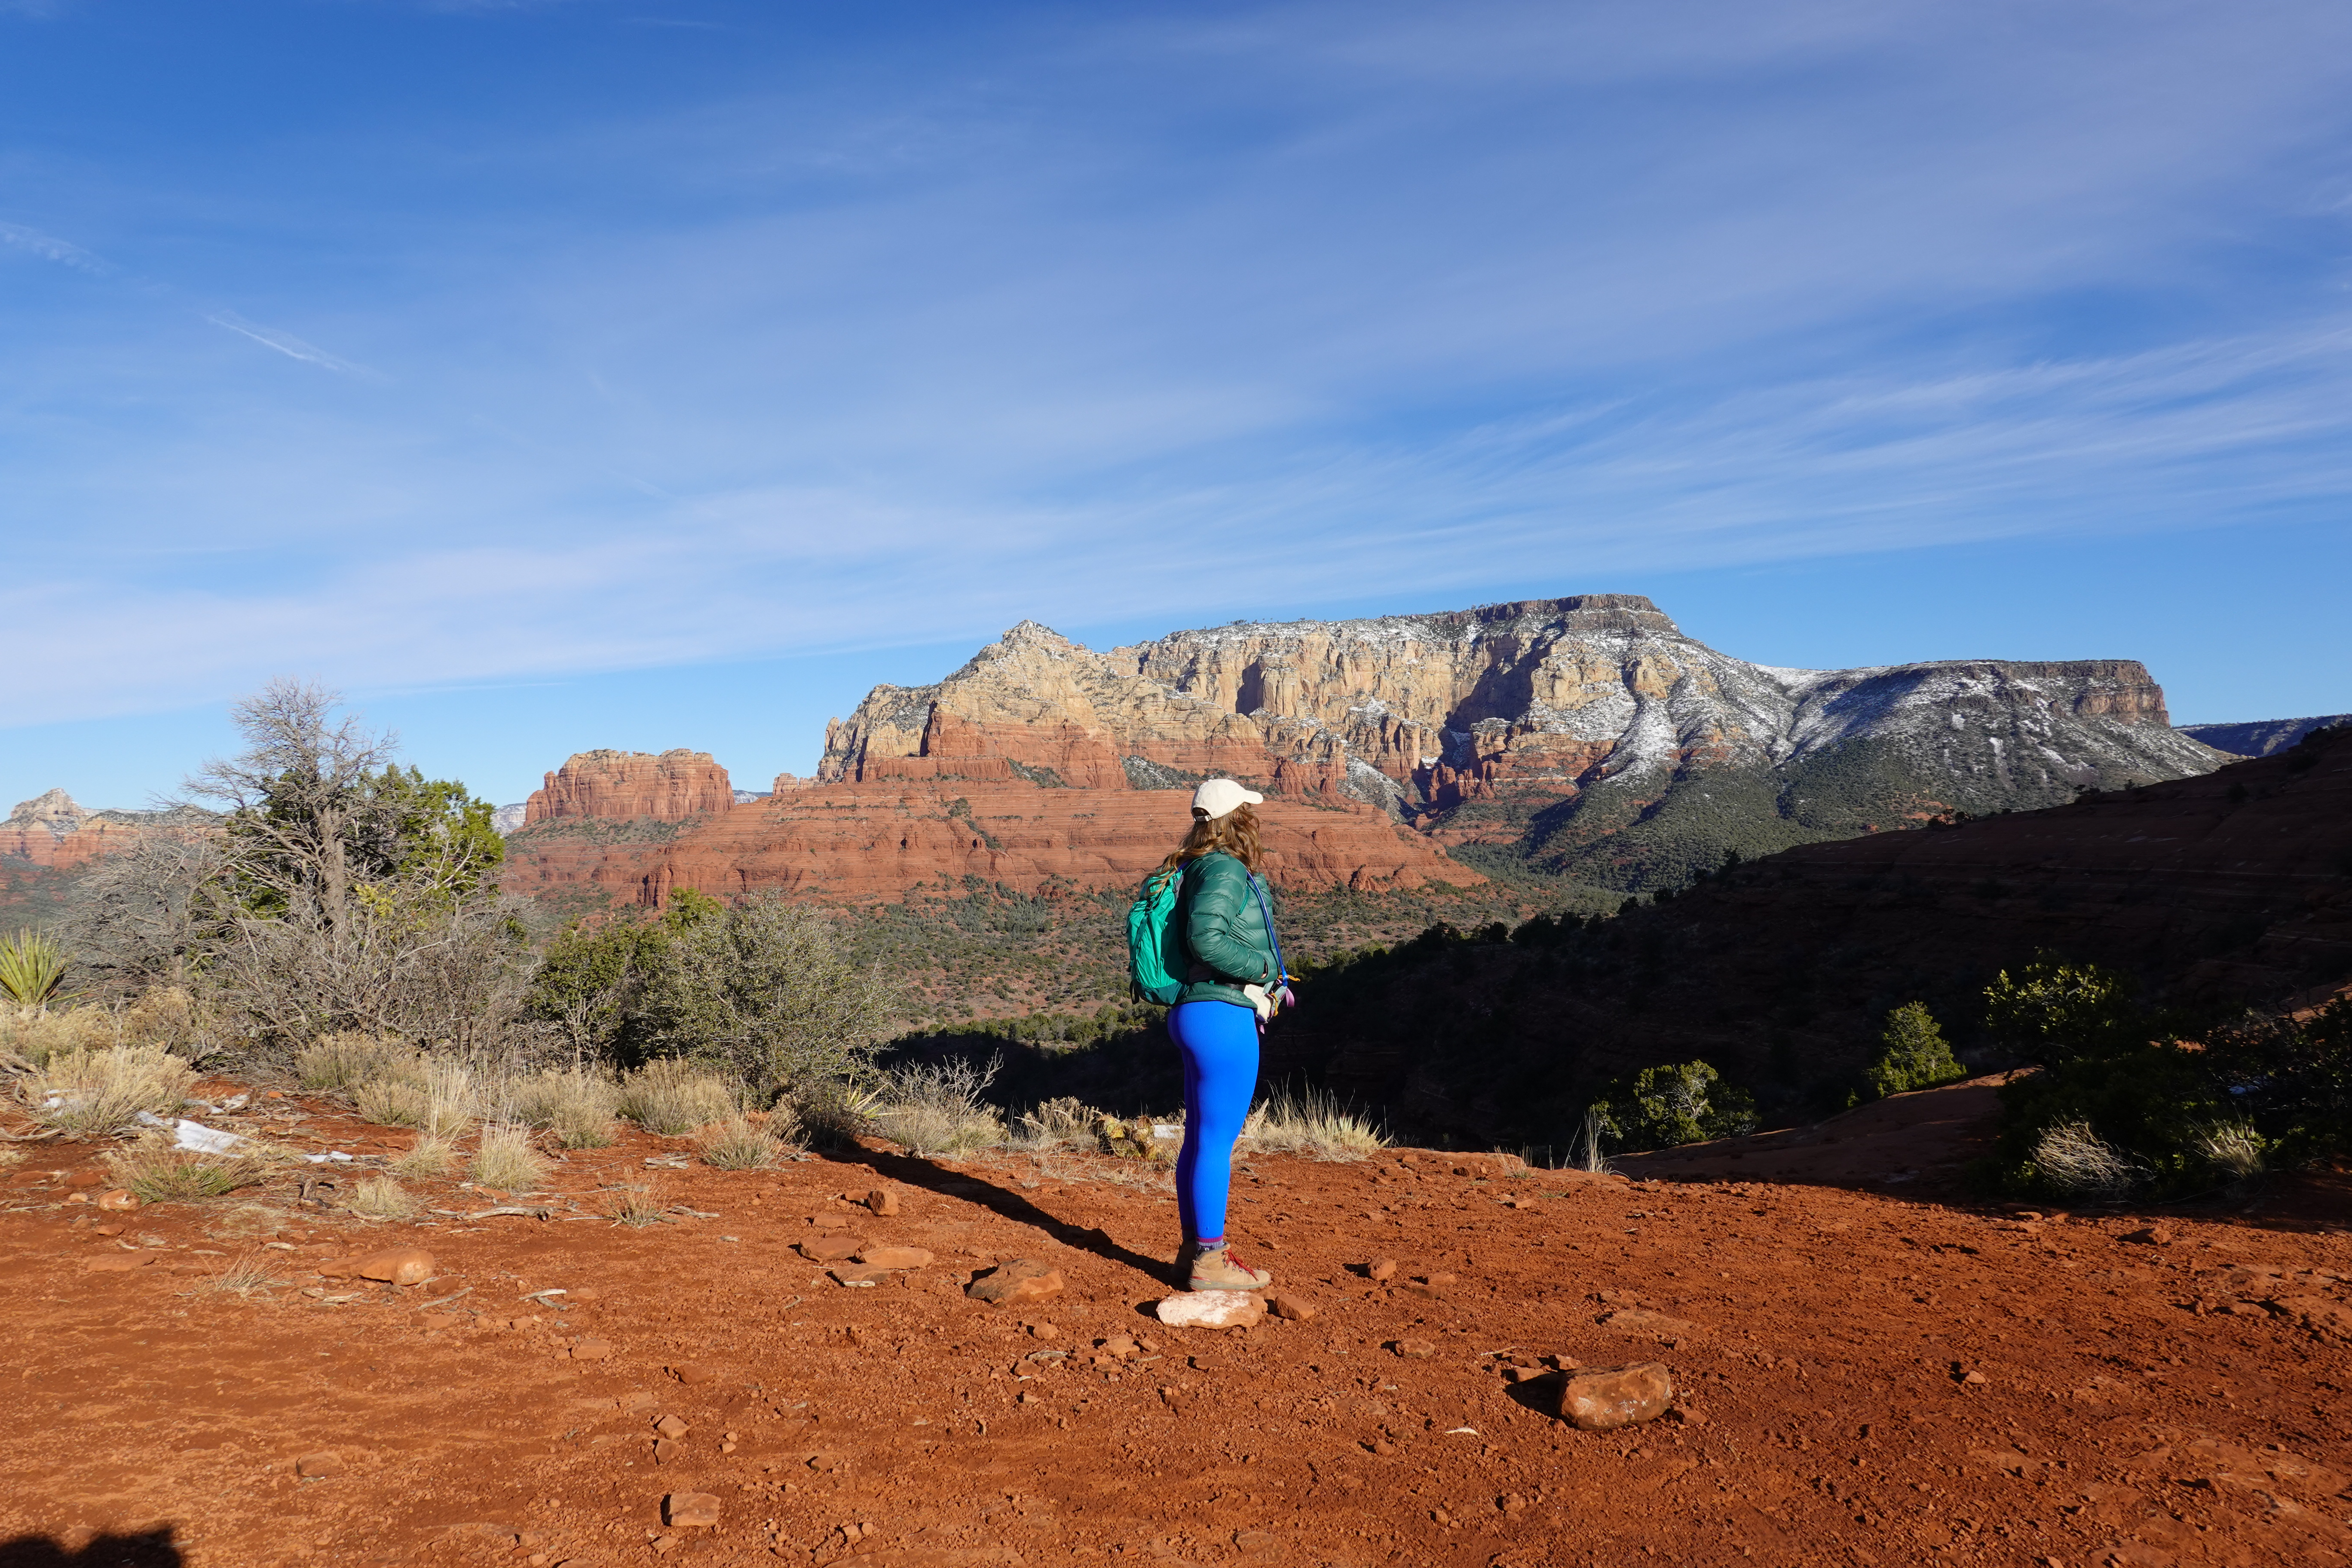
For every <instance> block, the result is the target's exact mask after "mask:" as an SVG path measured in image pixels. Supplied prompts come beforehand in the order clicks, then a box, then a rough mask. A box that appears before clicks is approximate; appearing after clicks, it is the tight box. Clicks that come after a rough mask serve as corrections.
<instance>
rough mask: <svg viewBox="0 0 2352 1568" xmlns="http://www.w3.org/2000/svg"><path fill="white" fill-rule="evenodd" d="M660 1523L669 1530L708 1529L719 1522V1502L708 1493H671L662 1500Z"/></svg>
mask: <svg viewBox="0 0 2352 1568" xmlns="http://www.w3.org/2000/svg"><path fill="white" fill-rule="evenodd" d="M662 1522H663V1523H664V1524H667V1525H668V1526H669V1527H670V1528H671V1529H673V1530H677V1529H683V1528H689V1527H692V1528H700V1529H708V1528H709V1527H710V1526H712V1525H715V1524H717V1523H718V1522H719V1500H718V1499H717V1498H716V1497H714V1496H712V1495H711V1494H710V1493H709V1492H672V1493H670V1494H669V1496H667V1497H666V1498H664V1499H662Z"/></svg>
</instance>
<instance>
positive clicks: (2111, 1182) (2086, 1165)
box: [2033, 1121, 2140, 1198]
mask: <svg viewBox="0 0 2352 1568" xmlns="http://www.w3.org/2000/svg"><path fill="white" fill-rule="evenodd" d="M2033 1165H2034V1169H2036V1170H2038V1171H2039V1172H2041V1173H2042V1179H2043V1180H2044V1181H2047V1182H2048V1183H2049V1184H2051V1185H2052V1186H2053V1187H2054V1188H2056V1189H2057V1190H2058V1191H2059V1192H2062V1193H2064V1194H2067V1195H2068V1196H2070V1197H2088V1198H2109V1197H2121V1196H2122V1195H2123V1194H2126V1193H2127V1192H2129V1191H2131V1189H2132V1188H2133V1187H2135V1186H2137V1184H2139V1176H2140V1173H2139V1171H2138V1170H2137V1167H2135V1166H2134V1165H2133V1164H2132V1163H2131V1162H2130V1161H2129V1160H2127V1159H2126V1158H2125V1157H2124V1156H2123V1154H2122V1153H2121V1152H2118V1151H2117V1150H2116V1147H2115V1146H2114V1145H2113V1144H2111V1143H2109V1142H2107V1141H2106V1140H2105V1139H2104V1138H2102V1137H2100V1136H2099V1135H2098V1134H2097V1133H2096V1132H2094V1131H2091V1124H2090V1123H2089V1122H2087V1121H2062V1122H2059V1123H2058V1124H2057V1125H2056V1126H2054V1127H2049V1128H2045V1129H2043V1130H2042V1136H2041V1137H2040V1138H2038V1139H2036V1140H2035V1141H2034V1144H2033Z"/></svg>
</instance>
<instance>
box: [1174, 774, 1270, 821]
mask: <svg viewBox="0 0 2352 1568" xmlns="http://www.w3.org/2000/svg"><path fill="white" fill-rule="evenodd" d="M1264 804H1265V796H1264V795H1260V794H1258V793H1257V791H1255V790H1254V789H1244V788H1242V786H1241V785H1239V784H1235V783H1234V781H1233V780H1231V779H1211V780H1209V781H1208V782H1207V783H1206V784H1202V786H1201V787H1200V788H1199V789H1196V790H1194V791H1193V792H1192V809H1193V810H1194V811H1205V812H1207V813H1208V814H1209V816H1211V817H1212V818H1215V817H1220V816H1224V815H1225V814H1226V813H1227V812H1229V811H1231V810H1233V809H1234V807H1235V806H1238V805H1264Z"/></svg>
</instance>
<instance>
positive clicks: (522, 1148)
mask: <svg viewBox="0 0 2352 1568" xmlns="http://www.w3.org/2000/svg"><path fill="white" fill-rule="evenodd" d="M547 1168H548V1167H547V1162H546V1160H544V1159H542V1158H541V1155H540V1152H539V1151H538V1150H537V1149H534V1148H532V1147H531V1143H530V1128H528V1127H513V1126H507V1125H502V1124H493V1125H491V1126H488V1127H485V1128H483V1129H482V1137H481V1142H479V1143H478V1144H476V1145H475V1148H474V1162H473V1164H472V1166H471V1167H470V1168H469V1169H468V1170H467V1175H469V1176H471V1177H473V1179H474V1184H475V1185H476V1186H478V1187H489V1188H492V1189H494V1190H496V1191H498V1192H501V1193H527V1192H530V1190H531V1189H532V1188H534V1187H536V1186H538V1185H539V1184H541V1182H543V1181H545V1180H547Z"/></svg>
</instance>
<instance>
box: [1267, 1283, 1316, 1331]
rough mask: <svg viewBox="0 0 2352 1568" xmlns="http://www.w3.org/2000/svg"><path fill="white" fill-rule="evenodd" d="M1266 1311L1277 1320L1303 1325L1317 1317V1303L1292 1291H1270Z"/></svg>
mask: <svg viewBox="0 0 2352 1568" xmlns="http://www.w3.org/2000/svg"><path fill="white" fill-rule="evenodd" d="M1265 1310H1267V1311H1269V1312H1272V1313H1273V1314H1274V1315H1275V1316H1276V1317H1277V1318H1287V1319H1289V1320H1290V1321H1292V1322H1294V1323H1303V1322H1305V1321H1307V1319H1309V1318H1311V1317H1313V1316H1314V1315H1315V1303H1314V1302H1312V1301H1310V1300H1307V1298H1305V1297H1304V1296H1301V1295H1299V1294H1297V1292H1296V1291H1292V1290H1268V1291H1267V1292H1266V1293H1265Z"/></svg>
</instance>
